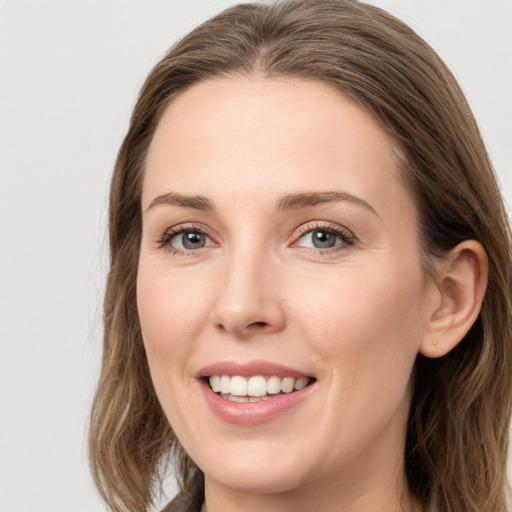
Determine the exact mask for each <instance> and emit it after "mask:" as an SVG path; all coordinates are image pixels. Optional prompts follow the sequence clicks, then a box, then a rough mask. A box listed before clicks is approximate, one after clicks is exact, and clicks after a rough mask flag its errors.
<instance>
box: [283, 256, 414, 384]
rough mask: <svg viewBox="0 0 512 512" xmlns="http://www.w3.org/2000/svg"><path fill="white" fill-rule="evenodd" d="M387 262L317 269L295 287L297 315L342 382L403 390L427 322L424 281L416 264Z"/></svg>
mask: <svg viewBox="0 0 512 512" xmlns="http://www.w3.org/2000/svg"><path fill="white" fill-rule="evenodd" d="M384 263H385V262H384ZM384 263H382V262H381V263H380V264H379V265H375V266H373V267H365V268H364V269H363V268H361V267H356V266H352V267H350V268H348V267H346V268H343V269H342V270H340V271H337V273H336V274H335V275H334V273H330V275H328V274H325V275H321V274H317V275H315V277H314V279H313V278H312V279H310V280H307V281H306V282H304V281H302V282H301V286H300V287H298V288H297V289H295V290H294V295H295V297H296V303H295V306H294V307H295V308H296V311H295V313H294V315H293V316H294V317H295V318H297V319H300V320H299V321H300V324H301V330H302V331H304V332H307V333H309V334H310V343H311V345H312V348H313V349H314V351H315V352H316V354H317V355H318V356H319V359H320V360H324V361H329V362H330V364H329V366H328V370H327V371H329V372H330V373H331V378H332V379H333V380H342V381H343V382H339V384H340V386H342V387H345V386H351V385H352V384H353V383H354V382H357V383H359V384H361V383H363V384H362V385H363V387H368V389H371V388H373V389H375V387H378V386H384V385H388V384H389V386H390V387H392V386H394V385H397V386H398V387H399V388H401V389H403V388H404V387H405V386H406V384H407V382H408V380H409V376H410V374H411V371H412V366H413V365H414V361H415V358H416V354H417V350H418V345H419V341H420V338H421V336H422V333H423V327H424V321H423V312H422V308H421V307H420V306H418V305H419V304H422V302H423V300H424V297H423V294H424V282H423V278H422V273H421V270H419V269H418V268H416V267H413V268H411V269H409V271H408V269H407V268H403V267H400V266H399V265H396V264H394V263H393V264H391V263H390V264H388V265H386V264H384ZM368 268H372V269H374V270H368ZM299 309H300V311H299ZM398 381H400V382H398ZM388 391H389V390H388Z"/></svg>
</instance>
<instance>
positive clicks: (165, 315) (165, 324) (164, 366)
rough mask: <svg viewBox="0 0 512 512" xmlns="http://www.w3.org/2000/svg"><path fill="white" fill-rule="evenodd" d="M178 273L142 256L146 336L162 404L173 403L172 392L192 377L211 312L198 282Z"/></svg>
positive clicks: (140, 305) (141, 295)
mask: <svg viewBox="0 0 512 512" xmlns="http://www.w3.org/2000/svg"><path fill="white" fill-rule="evenodd" d="M176 276H177V273H176V272H171V271H169V269H163V268H160V266H159V265H151V262H149V264H145V262H144V261H143V260H141V263H140V266H139V272H138V278H137V307H138V312H139V319H140V324H141V330H142V337H143V340H144V346H145V349H146V354H147V358H148V363H149V368H150V372H151V377H152V380H153V384H154V386H155V389H156V392H157V394H158V396H159V398H160V401H161V403H162V404H172V403H173V402H174V401H173V400H170V396H171V395H173V396H174V394H175V393H176V392H177V391H176V389H177V387H178V386H177V384H178V383H179V382H182V381H183V379H190V375H189V373H188V362H189V361H190V357H191V354H193V352H194V350H195V348H196V346H197V341H198V339H199V337H200V333H201V330H202V326H203V325H204V321H205V320H206V319H207V316H208V314H207V310H206V307H205V300H206V296H205V294H202V293H201V289H200V288H198V286H197V283H196V282H194V281H193V280H192V279H191V280H190V282H189V281H188V280H187V279H178V278H177V277H176ZM178 392H179V390H178ZM167 395H169V396H167Z"/></svg>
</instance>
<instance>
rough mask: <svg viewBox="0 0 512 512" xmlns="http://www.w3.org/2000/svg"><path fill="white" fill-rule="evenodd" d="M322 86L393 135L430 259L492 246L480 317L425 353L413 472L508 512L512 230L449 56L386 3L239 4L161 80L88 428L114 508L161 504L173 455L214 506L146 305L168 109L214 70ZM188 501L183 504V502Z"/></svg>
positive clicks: (116, 218) (141, 110)
mask: <svg viewBox="0 0 512 512" xmlns="http://www.w3.org/2000/svg"><path fill="white" fill-rule="evenodd" d="M255 74H258V75H259V76H262V75H263V76H267V77H274V76H294V77H301V78H305V79H309V80H311V79H312V80H319V81H322V82H324V83H327V84H330V86H332V87H334V88H336V89H337V90H339V91H341V92H342V93H343V94H344V95H345V96H347V97H350V98H352V100H354V101H355V102H357V103H358V104H359V105H360V106H362V108H364V109H366V110H367V111H368V112H370V113H371V114H372V115H373V116H374V118H375V119H376V120H377V121H378V122H379V123H380V124H381V126H382V127H383V128H384V129H385V130H386V131H387V132H388V133H389V134H390V135H391V136H392V137H393V139H394V140H395V142H396V144H397V147H398V148H399V152H400V154H401V167H402V169H401V171H402V174H403V177H404V179H405V181H406V183H407V185H408V187H409V189H410V191H411V193H412V194H413V196H414V197H415V200H416V204H417V206H418V209H419V215H420V235H421V236H420V243H421V245H422V253H423V259H424V266H425V269H426V272H429V268H430V266H429V259H430V257H431V256H443V255H446V253H447V251H449V250H450V249H452V248H453V247H455V245H457V244H458V243H459V242H461V241H463V240H467V239H474V240H478V241H479V242H481V243H482V245H483V246H484V247H485V250H486V251H487V255H488V258H489V284H488V289H487V293H486V296H485V299H484V303H483V306H482V309H481V313H480V315H479V318H478V319H477V321H476V323H475V324H474V325H473V327H472V328H471V330H470V332H469V333H468V334H467V336H466V337H465V339H464V340H463V341H462V342H461V343H460V344H459V345H458V346H457V347H456V348H455V349H454V350H452V351H451V352H450V353H449V354H447V355H446V356H445V357H442V358H440V359H427V358H424V357H422V356H418V360H417V363H416V368H415V375H416V377H415V389H414V395H413V399H412V405H411V412H410V417H409V423H408V435H407V446H406V458H405V462H404V464H405V468H406V473H407V477H408V480H409V485H410V487H411V490H412V491H413V492H414V493H415V495H416V496H417V497H418V499H419V500H420V502H421V503H422V505H423V507H424V509H425V510H432V511H434V510H435V511H437V512H448V511H449V512H483V511H487V512H491V511H492V512H503V511H505V510H506V508H507V505H506V498H507V479H506V456H507V446H508V428H509V417H510V408H511V398H512V372H511V371H510V368H511V367H512V350H511V348H512V318H511V312H512V304H511V289H512V287H511V285H512V251H511V245H510V228H509V224H508V220H507V217H506V213H505V210H504V207H503V202H502V198H501V195H500V192H499V189H498V187H497V184H496V180H495V177H494V174H493V171H492V167H491V164H490V161H489V158H488V155H487V152H486V150H485V147H484V144H483V142H482V139H481V136H480V133H479V130H478V127H477V125H476V122H475V120H474V118H473V115H472V113H471V111H470V108H469V106H468V104H467V102H466V100H465V98H464V95H463V93H462V92H461V90H460V88H459V86H458V84H457V82H456V81H455V79H454V77H453V76H452V74H451V73H450V71H449V70H448V69H447V67H446V66H445V65H444V63H443V62H442V61H441V59H440V58H439V57H438V56H437V55H436V53H435V52H434V51H433V50H432V49H431V48H430V47H429V46H428V45H427V44H426V43H425V42H424V41H423V40H422V39H421V38H420V37H419V36H418V35H416V34H415V33H414V32H413V31H412V30H411V29H410V28H408V27H407V26H406V25H404V24H403V23H402V22H400V21H398V20H397V19H395V18H394V17H392V16H391V15H389V14H387V13H386V12H384V11H382V10H380V9H378V8H376V7H372V6H369V5H366V4H362V3H359V2H357V1H355V0H299V1H289V2H284V3H278V4H274V5H256V4H246V5H239V6H236V7H232V8H230V9H227V10H226V11H224V12H222V13H221V14H219V15H217V16H216V17H214V18H212V19H210V20H208V21H207V22H205V23H204V24H202V25H201V26H199V27H197V28H196V29H195V30H193V31H192V32H191V33H190V34H189V35H187V36H186V37H185V38H183V39H182V40H181V41H179V42H178V43H177V44H176V45H174V46H173V47H172V48H171V50H169V52H168V53H167V54H166V55H165V56H164V57H163V59H162V60H161V61H160V62H159V63H158V64H157V65H156V66H155V68H154V69H153V70H152V72H151V73H150V75H149V76H148V78H147V80H146V82H145V83H144V86H143V87H142V91H141V93H140V96H139V98H138V101H137V104H136V106H135V109H134V112H133V115H132V118H131V123H130V127H129V130H128V133H127V135H126V138H125V139H124V142H123V144H122V146H121V149H120V151H119V155H118V158H117V162H116V166H115V170H114V174H113V178H112V184H111V195H110V224H109V228H110V255H111V256H110V272H109V275H108V282H107V289H106V294H105V303H104V352H103V360H102V371H101V378H100V382H99V384H98V389H97V392H96V396H95V399H94V404H93V408H92V413H91V427H90V439H89V445H90V459H91V467H92V472H93V476H94V478H95V481H96V484H97V485H98V488H99V489H100V492H101V494H102V496H103V498H104V499H105V501H106V502H107V503H108V505H109V506H110V507H111V509H112V510H114V511H116V512H119V511H121V510H127V511H130V512H141V511H147V510H148V508H149V506H150V505H151V503H152V501H153V499H154V498H155V496H156V494H155V493H156V492H157V490H158V487H159V485H158V484H159V482H161V480H160V479H161V477H162V474H163V473H164V472H165V469H166V466H167V463H168V462H169V461H170V462H171V463H172V464H174V465H175V467H176V469H177V476H178V481H179V483H180V485H181V488H182V492H181V493H180V496H179V499H180V500H181V501H180V503H181V505H179V506H180V507H186V505H183V504H184V503H186V502H187V500H188V503H190V504H191V506H192V507H195V506H197V503H199V502H200V501H201V499H202V492H203V491H202V479H203V475H202V473H201V471H200V470H199V469H198V468H197V467H196V466H195V465H194V463H193V462H192V461H191V460H190V459H189V458H188V456H187V454H186V453H184V451H183V449H182V448H181V446H180V444H179V442H178V440H177V439H176V437H175V435H174V433H173V431H172V429H171V427H170V426H169V424H168V422H167V420H166V418H165V416H164V414H163V412H162V409H161V407H160V405H159V403H158V400H157V398H156V395H155V392H154V390H153V386H152V383H151V379H150V375H149V370H148V364H147V361H146V356H145V352H144V347H143V343H142V337H141V331H140V326H139V320H138V315H137V307H136V285H135V283H136V275H137V263H138V254H139V244H140V235H141V205H140V199H141V183H142V179H143V173H144V162H145V156H146V152H147V149H148V145H149V143H150V141H151V138H152V137H153V134H154V131H155V129H156V127H157V124H158V122H159V120H160V118H161V116H162V113H163V111H164V109H165V108H166V107H167V106H168V104H169V103H170V102H171V101H172V100H173V98H175V97H176V96H177V95H178V94H180V93H181V92H183V91H184V90H186V89H187V88H189V87H191V86H192V85H193V84H194V83H197V82H199V81H203V80H205V79H207V78H212V77H215V76H222V75H224V76H234V75H244V76H253V75H255ZM177 503H178V502H176V506H175V507H174V508H173V510H183V508H178V504H177Z"/></svg>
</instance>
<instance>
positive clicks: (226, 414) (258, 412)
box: [200, 381, 316, 427]
mask: <svg viewBox="0 0 512 512" xmlns="http://www.w3.org/2000/svg"><path fill="white" fill-rule="evenodd" d="M200 382H201V391H202V392H203V396H204V398H205V400H206V402H207V403H208V405H209V406H210V408H211V410H212V411H213V412H214V413H215V414H216V415H217V416H218V417H219V418H220V419H221V420H224V421H226V422H228V423H233V424H235V425H242V426H246V427H248V426H253V425H260V424H262V423H267V422H269V421H271V420H273V419H274V418H276V417H277V416H279V415H281V414H283V413H285V412H286V411H288V410H289V409H291V408H292V407H294V406H295V405H298V404H299V403H300V402H301V401H302V400H303V399H304V398H306V396H308V395H309V393H311V391H312V390H313V388H314V387H316V386H315V384H314V383H313V384H310V385H309V386H306V387H305V388H303V389H301V390H300V391H293V392H292V393H287V394H282V395H275V396H273V397H272V398H270V399H269V400H265V401H263V402H243V403H238V402H230V401H229V400H226V399H224V398H222V397H220V396H219V395H217V393H214V392H213V391H212V389H211V388H210V386H209V385H208V384H207V383H206V382H204V381H200Z"/></svg>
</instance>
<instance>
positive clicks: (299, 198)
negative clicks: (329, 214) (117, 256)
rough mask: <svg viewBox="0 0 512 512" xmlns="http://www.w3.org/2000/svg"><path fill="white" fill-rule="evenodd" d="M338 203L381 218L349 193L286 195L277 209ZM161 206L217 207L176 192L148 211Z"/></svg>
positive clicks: (163, 196)
mask: <svg viewBox="0 0 512 512" xmlns="http://www.w3.org/2000/svg"><path fill="white" fill-rule="evenodd" d="M337 201H346V202H350V203H355V204H359V205H361V206H363V207H365V208H366V209H367V210H369V211H371V212H372V213H374V214H375V215H377V217H378V216H379V215H378V213H377V212H376V211H375V209H374V208H373V206H372V205H371V204H369V203H367V202H366V201H365V200H364V199H361V198H360V197H357V196H354V195H352V194H349V193H347V192H339V191H328V192H299V193H290V194H285V195H283V196H281V197H280V198H279V200H278V201H277V209H278V210H280V211H286V210H299V209H301V208H306V207H308V206H315V205H317V204H323V203H330V202H337ZM159 205H170V206H181V207H183V208H191V209H193V210H203V211H213V210H215V206H214V204H213V203H212V201H210V200H209V199H208V198H207V197H205V196H201V195H199V196H184V195H181V194H177V193H176V192H169V193H167V194H162V195H160V196H157V197H155V199H153V201H151V203H150V205H149V206H148V207H147V209H146V211H147V210H150V209H151V208H154V207H155V206H159Z"/></svg>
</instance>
